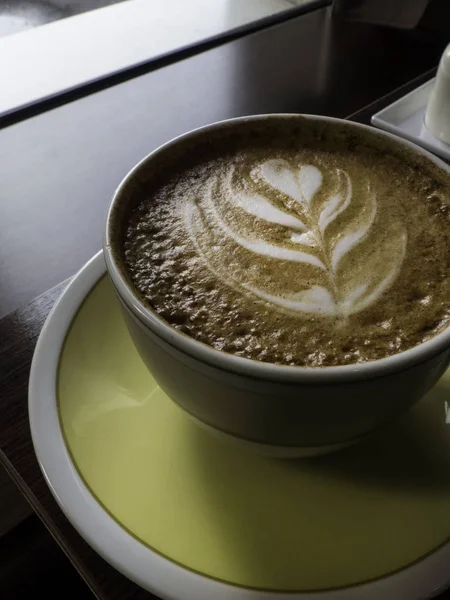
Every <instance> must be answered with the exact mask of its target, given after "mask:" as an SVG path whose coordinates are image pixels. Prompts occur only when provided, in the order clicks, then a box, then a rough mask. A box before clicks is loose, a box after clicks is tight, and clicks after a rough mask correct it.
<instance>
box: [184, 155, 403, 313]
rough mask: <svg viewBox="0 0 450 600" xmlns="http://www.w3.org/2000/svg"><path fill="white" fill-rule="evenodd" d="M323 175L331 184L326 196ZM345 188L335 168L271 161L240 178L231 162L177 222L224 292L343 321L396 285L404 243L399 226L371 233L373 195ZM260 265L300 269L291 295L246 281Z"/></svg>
mask: <svg viewBox="0 0 450 600" xmlns="http://www.w3.org/2000/svg"><path fill="white" fill-rule="evenodd" d="M325 178H327V179H328V180H330V178H331V179H332V181H333V182H334V185H333V186H332V187H333V190H332V192H331V193H329V189H330V188H329V186H328V187H326V186H324V180H325ZM353 187H354V186H353V185H352V181H351V177H350V176H349V174H348V173H347V172H346V171H345V170H342V169H330V170H329V172H328V171H327V170H326V169H325V170H324V169H323V168H322V169H319V168H318V167H317V166H314V165H308V164H305V165H301V166H294V165H292V164H291V163H290V162H288V161H287V160H285V159H279V158H275V159H269V160H266V161H263V162H261V163H260V164H255V165H254V166H253V167H252V168H250V169H249V170H248V172H247V173H246V174H245V175H244V174H243V173H241V171H239V169H236V168H235V167H234V166H233V165H230V166H229V167H228V168H227V171H226V172H225V173H219V174H214V175H211V176H210V177H209V180H208V182H207V183H206V185H204V186H203V188H202V189H201V190H200V191H198V192H197V193H196V195H195V197H193V198H190V199H187V200H186V204H185V207H184V224H185V227H186V231H187V234H188V237H189V239H190V240H191V242H192V243H193V244H194V246H195V248H196V249H197V252H198V254H199V256H200V257H201V259H202V260H203V261H204V262H205V264H206V266H207V267H208V268H209V269H210V270H211V271H212V272H213V273H214V275H215V276H216V277H217V278H218V279H220V280H221V281H223V282H224V283H225V284H227V285H228V286H230V287H232V288H234V289H239V290H240V292H241V293H242V294H244V295H247V296H249V298H251V297H252V296H253V297H257V298H259V299H261V300H264V301H265V302H267V303H269V304H270V305H271V306H272V307H273V308H278V309H281V310H284V311H286V310H287V311H294V312H296V313H317V314H321V315H328V316H333V317H336V316H342V317H345V316H349V315H352V314H354V313H357V312H359V311H361V310H363V309H365V308H367V307H369V306H371V305H373V304H374V303H376V302H377V301H378V300H379V299H380V297H381V296H382V295H383V294H384V293H385V292H386V290H387V289H389V287H390V286H391V285H392V284H393V283H394V282H395V281H396V279H397V277H398V275H399V273H400V270H401V266H402V263H403V260H404V257H405V251H406V243H407V235H406V231H405V230H404V228H402V227H401V226H400V225H399V224H396V225H395V226H392V227H391V226H389V227H387V229H386V231H385V232H384V234H383V236H382V237H381V238H380V237H379V236H377V235H375V234H374V225H375V223H376V221H377V218H378V216H379V215H378V203H377V199H376V194H375V193H374V192H373V191H372V190H371V188H370V185H367V188H366V191H365V193H364V194H363V196H362V197H358V199H357V201H356V199H355V197H354V192H353ZM324 190H325V192H324ZM327 190H328V191H327ZM230 245H231V246H230ZM233 248H234V249H235V250H238V251H242V250H243V251H246V252H245V265H247V263H249V266H245V265H244V266H242V268H240V266H239V257H238V258H236V261H237V263H236V264H237V268H236V269H233V271H232V272H230V269H228V268H227V261H228V260H229V258H230V256H231V257H233V260H234V257H235V255H236V251H235V250H234V249H233ZM261 259H264V260H269V261H274V262H275V263H279V269H283V263H284V262H286V263H288V264H289V263H296V264H298V265H299V266H302V265H304V267H305V268H304V270H303V271H300V272H299V273H297V275H298V277H296V278H295V279H294V280H293V281H292V285H291V288H290V289H286V286H282V287H281V289H280V290H279V291H278V290H277V292H276V293H274V289H273V287H274V286H273V277H272V278H271V285H268V280H266V279H265V278H264V277H260V278H259V280H258V281H257V282H256V285H255V281H254V278H253V279H252V278H251V277H250V273H251V272H252V264H254V265H257V264H258V263H259V261H260V260H261ZM344 259H348V260H347V261H345V260H344ZM344 263H345V264H344ZM355 265H356V267H355Z"/></svg>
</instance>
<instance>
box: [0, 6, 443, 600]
mask: <svg viewBox="0 0 450 600" xmlns="http://www.w3.org/2000/svg"><path fill="white" fill-rule="evenodd" d="M444 46H445V40H443V39H438V38H435V37H433V36H430V35H429V34H428V35H427V34H425V33H423V32H402V31H396V30H389V29H384V28H381V27H373V26H368V25H361V24H355V23H341V22H335V21H334V20H332V19H331V18H330V13H329V11H328V10H327V9H320V10H317V11H314V12H313V13H310V14H307V15H304V16H301V17H299V18H296V19H292V20H289V21H287V22H285V23H283V24H280V25H277V26H275V27H270V28H267V29H264V30H262V31H260V32H258V33H255V34H252V35H248V36H246V37H243V38H241V39H239V40H237V41H233V42H230V43H227V44H225V45H223V46H221V47H219V48H216V49H213V50H209V51H207V52H204V53H201V54H199V55H197V56H195V57H191V58H188V59H186V60H184V61H180V62H178V63H176V64H173V65H171V66H168V67H165V68H162V69H158V70H153V71H150V72H149V73H146V74H142V75H140V76H139V77H134V78H132V79H130V80H128V81H126V82H123V83H120V84H118V85H115V86H113V87H109V88H107V89H104V90H102V91H99V92H96V93H91V94H90V95H87V96H86V97H83V98H81V99H77V100H76V101H73V102H69V103H67V104H64V105H62V106H58V107H56V108H53V109H51V110H45V112H42V113H41V114H38V115H35V116H33V117H30V118H28V119H23V115H21V119H22V120H21V121H20V122H17V123H15V124H14V123H11V119H9V120H8V121H7V122H4V123H3V125H4V128H3V129H2V130H1V131H0V158H1V161H0V180H1V184H0V232H1V235H0V314H6V313H7V312H9V311H11V310H15V309H17V307H18V306H19V305H21V304H23V303H24V302H28V301H30V300H31V299H32V298H33V297H34V296H37V295H38V294H41V295H39V296H38V297H37V298H35V300H33V301H31V302H29V303H28V304H26V305H25V306H23V307H22V308H20V309H18V310H15V312H12V313H11V314H9V315H8V316H7V317H5V318H3V319H2V320H1V321H0V390H1V392H0V411H1V418H0V462H1V463H2V464H3V465H4V467H5V468H6V469H7V471H8V472H9V474H10V475H11V477H12V478H13V479H14V481H15V482H16V483H17V485H18V486H19V488H20V489H21V491H22V493H23V494H24V495H25V497H26V498H27V499H28V501H29V502H30V503H31V505H32V507H33V509H34V510H35V511H36V513H37V514H38V516H39V517H40V518H41V519H42V520H43V522H44V523H45V524H46V526H47V527H48V529H49V530H50V532H51V534H52V535H53V536H54V537H55V539H56V540H57V541H58V543H59V544H60V545H61V547H62V548H63V550H64V551H65V552H66V553H67V555H68V556H69V558H70V559H71V560H72V562H73V564H74V566H75V567H76V568H77V569H78V570H79V572H80V573H81V574H82V576H83V578H84V579H85V580H86V581H87V583H88V585H89V586H90V587H91V589H92V590H93V591H94V593H95V594H96V595H97V596H98V597H99V598H102V599H108V600H113V599H116V598H117V599H119V598H120V599H122V600H123V599H127V598H142V599H144V598H150V597H151V595H150V594H148V593H146V592H144V591H142V590H140V589H139V588H138V587H137V586H135V585H134V584H132V583H131V582H129V581H127V580H126V579H125V578H124V577H123V576H121V575H120V574H119V573H117V572H116V571H115V570H114V569H113V568H112V567H110V566H109V565H107V564H106V563H105V562H104V561H103V560H102V559H101V558H100V557H99V556H98V555H96V554H95V552H94V551H93V550H91V549H90V548H89V547H88V546H87V544H85V542H84V541H83V540H82V539H81V538H80V537H79V536H78V534H77V533H76V532H75V530H74V529H73V528H72V526H71V525H70V524H69V522H68V521H67V519H66V518H65V517H64V516H63V514H62V513H61V511H60V510H59V508H58V507H57V505H56V502H55V501H54V500H53V498H52V496H51V494H50V492H49V490H48V488H47V486H46V484H45V482H44V479H43V477H42V475H41V474H40V471H39V467H38V465H37V462H36V458H35V455H34V452H33V449H32V444H31V437H30V431H29V425H28V413H27V404H26V403H27V385H28V375H29V368H30V363H31V358H32V353H33V350H34V346H35V343H36V340H37V337H38V335H39V332H40V329H41V327H42V324H43V322H44V320H45V318H46V316H47V314H48V312H49V310H50V308H51V307H52V305H53V304H54V302H55V301H56V299H57V298H58V297H59V295H60V293H61V292H62V290H63V289H64V286H65V283H62V284H59V285H57V286H56V287H54V288H53V289H50V290H49V291H48V292H44V290H46V289H47V288H49V287H50V286H52V285H54V284H55V283H57V282H58V281H61V280H64V279H66V278H67V277H69V276H70V275H72V274H73V273H74V272H75V271H76V270H77V269H78V268H79V267H81V266H82V264H83V263H84V261H86V260H87V259H88V258H89V257H90V256H92V254H93V253H94V252H96V251H97V250H98V249H99V248H100V244H101V233H102V227H103V220H104V216H105V211H106V208H107V206H108V203H109V200H110V197H111V194H112V192H113V191H114V188H115V187H116V186H117V184H118V182H119V181H120V179H121V178H122V177H123V176H124V174H125V173H126V172H127V170H128V169H129V168H130V167H131V166H133V164H135V163H136V162H137V161H138V160H139V159H140V158H141V157H142V156H143V155H145V154H146V153H148V152H149V151H151V150H152V149H153V148H155V147H156V146H157V145H158V144H160V143H162V142H164V141H166V140H167V139H169V138H170V137H172V136H174V135H176V134H179V133H181V132H184V131H186V130H188V129H191V128H193V127H196V126H199V125H202V124H205V123H207V122H212V121H216V120H220V119H224V118H228V117H233V116H240V115H244V114H251V113H265V112H312V113H322V114H327V115H333V116H340V117H348V116H351V118H353V119H354V120H358V121H361V122H366V123H367V122H369V120H370V116H371V115H372V114H373V113H374V112H376V111H377V110H379V108H381V107H382V106H384V105H386V104H388V103H389V102H391V101H392V100H393V99H395V98H397V97H399V96H400V95H402V94H404V93H405V92H406V91H409V89H412V88H413V87H415V86H417V85H419V84H420V83H422V82H423V81H425V80H427V79H428V78H430V77H431V76H432V75H433V72H434V71H433V69H434V68H435V66H436V65H437V62H438V59H439V56H440V54H441V52H442V50H443V48H444ZM397 88H399V89H397ZM393 90H395V91H393ZM367 105H370V106H367ZM42 292H44V293H42ZM446 596H447V595H446Z"/></svg>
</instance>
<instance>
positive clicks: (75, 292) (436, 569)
mask: <svg viewBox="0 0 450 600" xmlns="http://www.w3.org/2000/svg"><path fill="white" fill-rule="evenodd" d="M105 272H106V270H105V264H104V259H103V252H102V251H100V252H99V253H98V254H96V255H95V256H94V257H93V258H91V259H90V260H89V261H88V262H87V263H86V265H85V266H84V267H83V268H82V269H81V270H80V271H79V272H78V273H77V274H76V275H75V276H74V278H73V279H72V281H71V282H70V284H69V285H68V287H67V288H66V290H65V291H64V292H63V293H62V295H61V297H60V298H59V300H58V301H57V302H56V304H55V306H54V307H53V309H52V310H51V312H50V314H49V316H48V317H47V320H46V322H45V324H44V327H43V329H42V331H41V334H40V336H39V340H38V343H37V345H36V349H35V352H34V356H33V361H32V365H31V372H30V381H29V389H28V395H29V399H28V408H29V418H30V427H31V435H32V440H33V445H34V449H35V452H36V456H37V458H38V462H39V465H40V468H41V470H42V473H43V475H44V477H45V479H46V482H47V484H48V486H49V488H50V490H51V492H52V494H53V496H54V497H55V499H56V501H57V502H58V504H59V506H60V508H61V509H62V511H63V512H64V514H65V515H66V517H67V518H68V519H69V521H70V522H71V523H72V525H73V526H74V527H75V529H76V530H77V531H78V532H79V534H80V535H81V536H82V537H83V538H84V539H85V540H86V542H87V543H88V544H89V545H90V546H91V547H92V548H93V549H94V550H95V551H96V552H97V553H98V554H99V555H100V556H102V557H103V558H104V559H105V560H106V561H107V562H109V563H110V564H111V565H112V566H113V567H114V568H116V569H117V570H118V571H120V572H121V573H122V574H123V575H125V576H126V577H128V578H129V579H131V580H132V581H134V582H135V583H137V584H138V585H140V586H141V587H143V588H144V589H147V590H149V591H151V592H152V593H154V594H156V595H157V596H160V597H161V598H163V599H164V600H213V599H214V600H286V599H288V600H379V599H380V598H383V600H402V599H405V600H406V599H407V600H423V599H425V598H431V597H433V596H434V595H436V594H438V593H440V592H441V591H443V590H444V589H446V588H447V587H449V586H450V569H449V565H450V542H447V543H446V544H444V546H442V547H441V548H439V549H437V550H436V551H435V552H433V553H432V554H430V555H428V556H427V557H425V558H424V559H422V560H420V561H418V562H416V563H414V564H413V565H410V566H408V567H405V568H404V569H402V570H400V571H399V572H397V573H394V574H391V575H388V576H386V577H384V578H381V579H377V580H375V581H372V582H368V583H364V584H361V585H356V586H352V587H346V588H342V589H336V590H327V591H313V592H268V591H259V590H253V589H247V588H242V587H237V586H234V585H231V584H226V583H223V582H219V581H216V580H213V579H211V578H208V577H207V576H204V575H201V574H198V573H194V572H193V571H190V570H189V569H186V568H184V567H181V566H179V565H177V564H175V563H173V562H172V561H170V560H169V559H167V558H164V557H163V556H161V555H160V554H158V553H157V552H155V551H153V550H151V549H150V548H148V547H147V546H145V545H144V544H142V543H141V542H139V541H138V540H137V539H135V538H134V537H133V536H132V535H131V534H129V533H127V532H126V531H125V530H124V529H122V527H120V525H119V524H118V523H117V522H116V521H115V520H114V519H113V518H112V517H111V516H110V515H109V514H108V513H107V512H106V511H105V510H104V509H103V508H102V507H101V506H100V504H99V503H98V502H97V501H96V500H95V498H94V497H93V496H92V494H91V492H90V491H89V490H88V488H87V487H86V485H85V484H84V482H83V481H82V479H81V477H80V476H79V474H78V472H77V470H76V468H75V466H74V465H73V463H72V460H71V458H70V455H69V452H68V449H67V447H66V445H65V442H64V438H63V435H62V432H61V429H60V424H59V417H58V411H57V405H56V377H57V369H58V363H59V356H60V352H61V349H62V347H63V343H64V340H65V337H66V333H67V331H68V328H69V326H70V323H71V322H72V320H73V318H74V316H75V315H76V313H77V311H78V309H79V307H80V305H81V304H82V302H83V300H84V299H85V298H86V296H87V294H88V293H89V292H90V291H91V289H92V288H93V287H94V286H95V284H96V283H97V282H98V281H99V279H100V278H101V277H102V276H103V275H104V274H105Z"/></svg>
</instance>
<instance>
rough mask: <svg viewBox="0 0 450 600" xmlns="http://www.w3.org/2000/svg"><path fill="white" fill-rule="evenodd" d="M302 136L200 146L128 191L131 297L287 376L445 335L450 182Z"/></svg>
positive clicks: (318, 134)
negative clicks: (297, 368) (295, 369)
mask: <svg viewBox="0 0 450 600" xmlns="http://www.w3.org/2000/svg"><path fill="white" fill-rule="evenodd" d="M296 122H297V120H295V119H294V121H293V122H292V123H291V122H289V121H288V120H286V121H284V125H283V123H281V122H280V121H277V122H276V124H275V123H274V124H273V126H272V125H271V124H270V122H269V124H268V125H267V129H266V125H264V126H262V125H261V126H258V125H256V126H255V127H256V128H257V129H256V131H255V130H250V129H249V130H247V129H245V128H246V125H245V124H244V125H242V126H241V127H242V128H243V129H242V130H236V131H234V130H230V131H229V132H228V133H227V134H225V133H223V132H222V133H221V134H220V135H219V134H218V135H216V137H214V138H210V136H209V134H208V133H205V134H204V139H203V141H204V142H205V143H204V144H203V145H202V142H201V140H200V142H201V143H199V144H198V145H197V143H196V142H195V143H194V142H193V144H192V146H189V142H187V145H186V147H185V148H184V149H183V150H182V152H181V155H180V154H177V155H174V156H173V157H171V156H170V155H169V158H168V160H167V163H166V162H162V163H161V164H158V166H157V168H156V169H155V171H153V175H151V176H149V180H148V181H149V182H150V183H149V185H148V186H146V184H145V183H142V184H140V185H139V186H137V188H136V190H134V191H133V190H131V194H132V196H133V194H134V195H135V196H136V200H135V201H134V200H133V197H132V198H131V199H128V200H127V202H128V203H129V205H131V206H132V208H131V210H130V211H129V213H127V214H126V224H125V225H126V226H125V231H124V233H123V238H122V241H121V243H122V248H121V250H120V252H121V256H122V257H123V258H122V262H123V264H124V267H125V270H126V275H127V277H128V279H129V281H130V282H131V284H132V285H133V286H134V289H135V290H136V293H138V294H139V296H140V298H141V299H142V300H143V301H144V302H146V303H147V304H148V305H149V306H150V307H151V309H152V310H153V311H155V312H156V313H157V314H158V315H159V316H160V317H161V318H162V319H164V320H165V321H166V322H167V323H169V324H170V326H171V327H173V328H175V329H177V330H179V331H181V332H183V333H184V334H186V335H189V336H191V337H192V338H195V339H196V340H198V341H200V342H203V343H205V344H208V345H209V346H212V347H213V348H215V349H216V350H220V351H224V352H230V353H233V354H235V355H237V356H242V357H245V358H251V359H254V360H259V361H266V362H271V363H278V364H284V365H301V366H308V367H320V366H329V365H345V364H353V363H359V362H364V361H370V360H375V359H379V358H383V357H386V356H390V355H392V354H396V353H398V352H402V351H403V350H406V349H408V348H411V347H412V346H415V345H417V344H420V343H421V342H423V341H424V340H427V339H429V338H430V337H432V336H434V335H436V334H437V333H439V332H440V331H442V329H443V328H445V327H447V326H448V325H449V324H450V207H449V203H450V178H449V176H448V175H447V174H445V173H441V171H440V170H439V169H437V168H436V171H433V170H430V167H429V165H428V166H427V164H425V163H420V164H419V163H417V161H416V163H414V157H413V158H410V157H409V155H408V156H406V158H405V157H404V155H403V154H402V155H398V154H395V153H392V152H391V151H390V147H387V146H385V145H380V144H381V142H379V141H377V140H378V138H377V136H376V135H375V134H373V135H371V136H368V135H366V134H363V133H361V134H358V136H356V134H355V133H354V131H353V132H351V134H349V135H348V136H347V133H346V130H345V127H344V128H343V130H342V131H340V133H339V134H336V132H337V131H338V130H337V129H336V126H333V127H332V128H331V129H330V130H329V131H328V129H327V125H326V124H322V125H318V124H314V123H312V122H308V123H303V122H302V121H298V123H301V126H299V127H297V129H296V131H297V133H296V135H294V134H293V130H292V127H293V126H294V127H295V123H296ZM227 136H228V137H227ZM368 138H370V139H368ZM386 143H387V142H386ZM377 144H379V145H378V146H377ZM154 173H157V178H156V179H155V176H154Z"/></svg>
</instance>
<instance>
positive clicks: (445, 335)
mask: <svg viewBox="0 0 450 600" xmlns="http://www.w3.org/2000/svg"><path fill="white" fill-rule="evenodd" d="M298 117H301V118H302V119H308V120H316V121H325V122H330V123H338V124H343V123H344V124H345V125H346V126H348V127H349V128H355V129H359V130H363V131H367V132H368V133H369V134H370V135H375V136H381V137H384V138H387V139H389V140H391V141H392V142H393V143H395V144H397V145H400V146H404V147H407V148H410V149H411V150H412V151H413V152H415V153H416V154H419V155H421V156H424V157H425V158H427V159H428V160H430V161H431V162H433V163H434V164H435V165H437V166H438V167H440V168H442V169H443V170H444V171H446V172H447V173H448V174H449V176H450V166H448V165H447V164H446V163H445V162H444V161H442V160H440V159H439V158H437V157H436V156H434V155H433V154H431V153H430V152H428V151H427V150H425V149H423V148H421V147H419V146H417V145H416V144H413V143H412V142H409V141H407V140H403V139H401V138H399V137H398V136H396V135H393V134H391V133H388V132H385V131H381V130H375V129H374V128H373V127H370V126H369V125H364V124H362V123H357V122H354V121H347V120H345V119H340V118H336V117H327V116H321V115H312V114H303V113H270V114H261V115H249V116H244V117H236V118H231V119H224V120H221V121H216V122H214V123H211V124H208V125H204V126H202V127H197V128H195V129H192V130H190V131H188V132H186V133H183V134H181V135H179V136H176V137H175V138H172V139H171V140H169V141H168V142H165V143H164V144H162V145H160V146H158V147H157V148H156V149H155V150H153V151H152V152H150V153H149V154H147V155H146V156H145V157H144V158H143V159H141V160H140V161H139V162H138V163H137V164H136V165H135V166H134V167H133V168H132V169H131V170H130V171H129V172H128V173H127V175H125V177H124V178H123V179H122V181H121V183H120V184H119V186H118V187H117V189H116V191H115V192H114V194H113V197H112V200H111V203H110V206H109V209H108V213H107V218H106V227H105V230H104V236H103V251H104V257H105V262H106V267H107V271H108V274H109V276H110V278H111V280H112V282H113V285H114V288H115V290H116V293H117V294H118V295H119V297H120V298H121V300H122V301H123V302H124V304H125V305H126V306H127V307H128V309H130V310H131V312H132V313H133V315H134V316H135V317H136V318H137V319H138V321H140V323H141V324H142V325H144V326H145V327H147V328H148V329H150V330H151V331H152V332H153V333H154V334H155V335H156V336H157V337H159V338H160V339H162V340H164V341H165V342H167V343H168V344H170V345H171V346H172V347H175V348H177V349H178V350H181V351H182V352H184V353H185V354H187V355H188V356H190V357H191V358H194V359H197V360H199V361H200V362H202V363H207V364H209V365H211V366H214V367H216V368H219V369H221V370H225V371H229V372H234V373H240V374H245V375H246V376H249V377H252V378H256V379H268V380H271V381H282V382H286V383H308V384H314V383H320V384H321V385H323V384H326V383H336V382H339V381H342V382H344V381H345V382H348V381H349V380H350V381H351V380H355V381H356V380H360V379H373V378H377V377H381V376H384V375H387V374H388V373H391V372H394V371H402V370H406V369H409V368H411V367H413V366H414V365H416V364H419V363H422V362H425V361H426V360H428V359H429V358H432V357H433V356H436V355H438V354H440V353H441V352H443V351H445V350H446V349H450V326H448V327H447V328H446V329H444V331H441V332H440V333H438V334H437V335H435V336H433V337H432V338H431V339H429V340H427V341H425V342H422V343H420V344H418V345H416V346H414V347H412V348H408V349H407V350H404V351H402V352H399V353H397V354H393V355H391V356H387V357H385V358H381V359H377V360H372V361H367V362H364V363H354V364H350V365H338V366H319V367H306V366H296V365H295V366H294V365H279V364H274V363H269V362H267V363H266V362H262V361H258V360H254V359H251V358H244V357H241V356H236V355H234V354H230V353H228V352H223V351H221V350H216V349H215V348H213V347H212V346H209V345H207V344H205V343H203V342H200V341H198V340H196V339H194V338H193V337H190V336H188V335H187V334H185V333H183V332H181V331H178V330H176V329H175V328H173V327H172V326H171V325H170V324H169V323H167V322H166V321H165V320H164V319H162V318H161V317H160V316H159V315H158V314H157V313H156V312H155V311H153V310H152V309H151V307H149V306H147V305H145V304H144V303H143V302H142V301H141V300H140V299H139V297H138V294H137V292H134V290H133V288H132V286H131V285H130V284H129V282H128V281H127V280H126V279H125V277H124V275H123V273H122V270H121V268H120V267H119V265H118V263H117V261H116V257H115V255H114V252H113V251H112V243H111V242H112V229H113V228H112V223H113V217H114V212H115V207H116V206H117V204H118V203H119V201H120V200H121V197H122V193H123V190H124V189H125V187H127V186H128V185H129V183H130V182H131V181H132V180H133V179H134V177H135V174H136V173H137V172H138V171H139V170H140V169H141V168H142V167H144V165H146V164H147V163H149V162H150V161H151V160H152V159H153V158H154V157H155V156H156V155H158V154H160V153H161V152H163V151H165V150H167V149H168V148H170V147H172V146H175V145H177V144H178V143H179V142H180V141H182V140H186V139H188V138H190V137H195V136H196V135H199V134H202V133H206V132H208V131H211V130H217V129H222V128H228V127H233V126H234V125H235V124H237V123H242V122H255V121H264V120H267V119H295V118H298Z"/></svg>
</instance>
